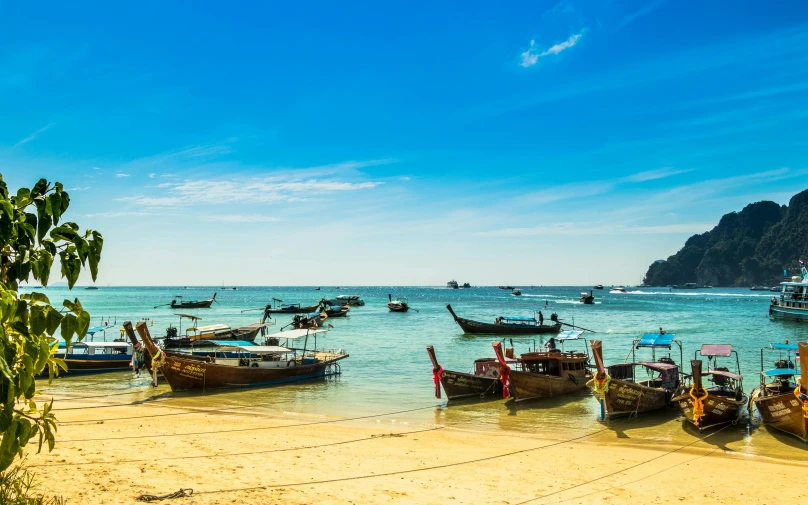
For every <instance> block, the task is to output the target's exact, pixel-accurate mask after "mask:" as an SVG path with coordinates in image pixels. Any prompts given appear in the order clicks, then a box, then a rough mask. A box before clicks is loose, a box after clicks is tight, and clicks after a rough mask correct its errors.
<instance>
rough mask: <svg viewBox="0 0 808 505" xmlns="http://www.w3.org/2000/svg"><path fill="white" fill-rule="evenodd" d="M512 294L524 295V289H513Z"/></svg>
mask: <svg viewBox="0 0 808 505" xmlns="http://www.w3.org/2000/svg"><path fill="white" fill-rule="evenodd" d="M511 296H522V290H520V289H518V288H517V289H514V290H513V291H511Z"/></svg>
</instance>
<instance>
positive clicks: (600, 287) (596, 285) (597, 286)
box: [594, 284, 603, 289]
mask: <svg viewBox="0 0 808 505" xmlns="http://www.w3.org/2000/svg"><path fill="white" fill-rule="evenodd" d="M594 289H603V284H595V288H594Z"/></svg>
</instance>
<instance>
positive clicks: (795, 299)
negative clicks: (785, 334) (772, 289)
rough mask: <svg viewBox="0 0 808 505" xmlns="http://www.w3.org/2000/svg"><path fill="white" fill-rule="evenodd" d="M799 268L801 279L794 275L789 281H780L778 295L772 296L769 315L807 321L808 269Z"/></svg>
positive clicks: (787, 319) (775, 317) (789, 319)
mask: <svg viewBox="0 0 808 505" xmlns="http://www.w3.org/2000/svg"><path fill="white" fill-rule="evenodd" d="M800 263H802V260H800ZM800 270H801V272H802V279H800V277H799V276H795V277H793V278H792V280H791V282H781V283H780V296H779V298H778V297H773V298H772V301H771V303H770V304H769V316H771V317H773V318H774V319H783V320H786V321H797V322H808V270H806V269H805V267H804V266H801V268H800Z"/></svg>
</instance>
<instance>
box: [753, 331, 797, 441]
mask: <svg viewBox="0 0 808 505" xmlns="http://www.w3.org/2000/svg"><path fill="white" fill-rule="evenodd" d="M764 350H776V351H779V352H780V353H785V357H784V358H783V357H782V356H781V359H778V360H777V361H775V363H774V364H775V368H773V369H770V370H762V371H761V372H760V386H759V387H757V388H755V389H754V390H753V391H752V394H751V395H750V397H751V401H750V403H749V413H750V415H752V414H753V413H752V407H753V406H754V407H755V408H757V411H758V413H759V414H760V418H761V420H762V421H763V423H764V424H765V425H766V426H770V427H772V428H775V429H777V430H780V431H783V432H785V433H788V434H789V435H794V436H795V437H797V438H799V439H800V440H802V441H803V442H808V389H807V388H806V387H805V386H804V384H808V359H806V357H808V343H805V342H799V343H798V344H796V345H795V344H789V343H785V344H771V345H770V346H769V347H768V348H763V349H761V350H760V364H761V369H762V368H764V364H763V363H764V362H763V352H764ZM793 353H799V356H801V357H802V359H800V360H799V361H800V369H799V370H796V369H795V368H794V361H793V360H792V357H793V355H794V354H793ZM797 374H799V375H800V381H799V382H797V383H796V384H795V383H793V382H791V379H792V377H794V376H795V375H797ZM801 384H803V385H801Z"/></svg>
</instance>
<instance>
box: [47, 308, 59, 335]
mask: <svg viewBox="0 0 808 505" xmlns="http://www.w3.org/2000/svg"><path fill="white" fill-rule="evenodd" d="M45 317H46V320H47V321H46V323H45V325H46V327H47V331H48V335H53V334H54V333H56V329H57V328H59V325H60V324H61V323H62V317H63V316H62V315H61V314H60V313H59V311H58V310H56V308H54V307H49V310H48V311H47V315H46V316H45Z"/></svg>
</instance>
